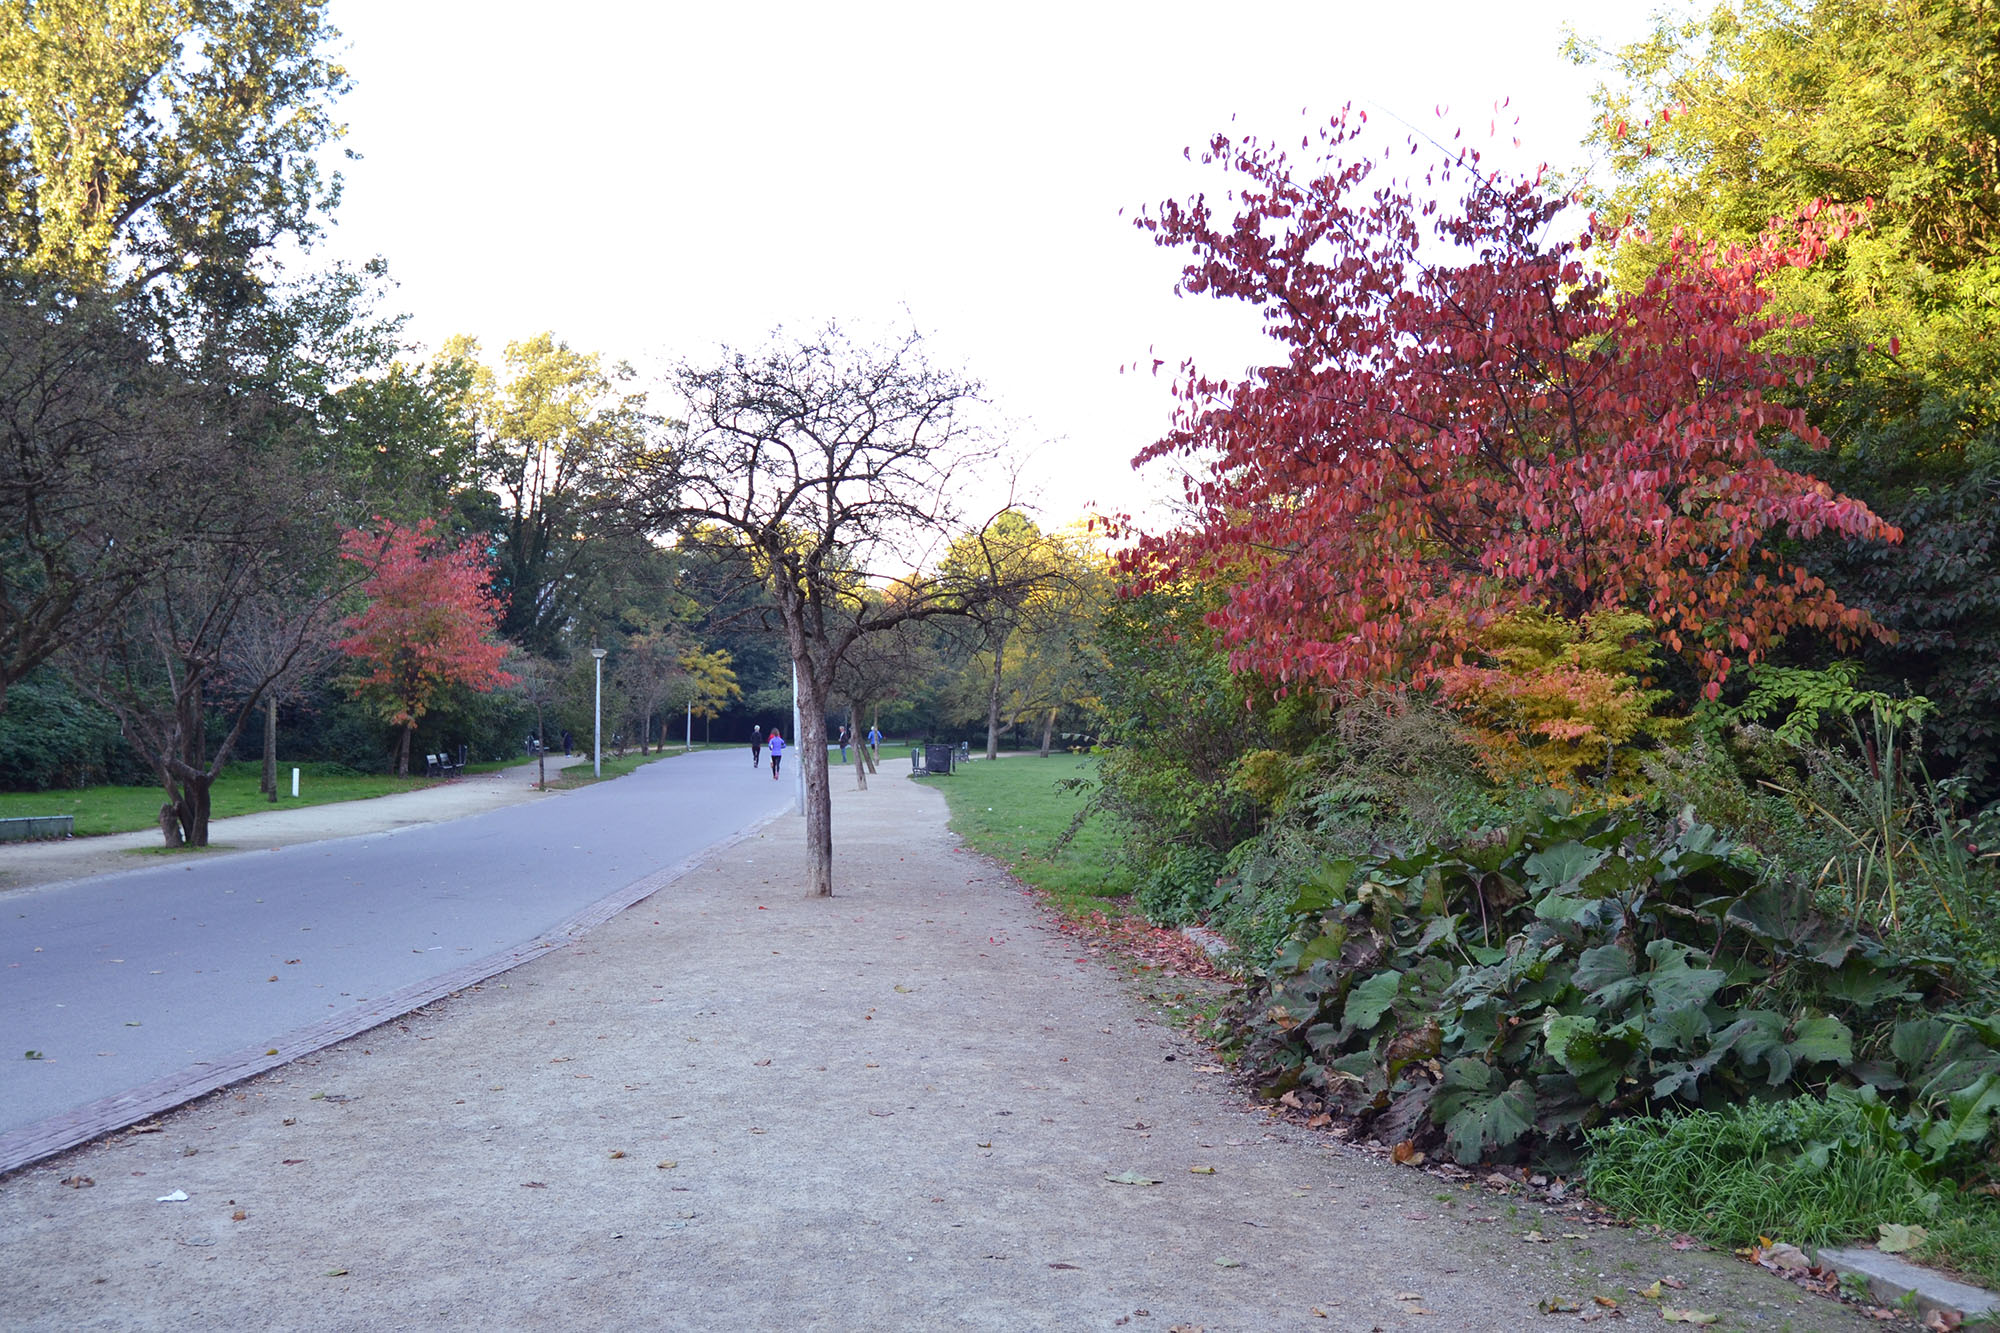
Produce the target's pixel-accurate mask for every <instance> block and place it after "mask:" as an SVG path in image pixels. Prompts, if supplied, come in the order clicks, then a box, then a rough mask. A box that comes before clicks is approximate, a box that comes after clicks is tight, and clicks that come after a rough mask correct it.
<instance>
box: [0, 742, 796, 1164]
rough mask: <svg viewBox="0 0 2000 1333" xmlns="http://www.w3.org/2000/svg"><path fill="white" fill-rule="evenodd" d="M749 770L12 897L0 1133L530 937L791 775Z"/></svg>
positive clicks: (692, 774) (691, 847)
mask: <svg viewBox="0 0 2000 1333" xmlns="http://www.w3.org/2000/svg"><path fill="white" fill-rule="evenodd" d="M747 770H748V765H747V761H746V760H745V758H744V757H743V756H742V755H740V754H737V753H735V752H733V751H715V752H706V753H700V754H694V755H688V756H685V757H679V758H675V759H673V760H671V761H668V762H662V763H656V764H649V765H647V766H645V767H643V768H640V769H638V770H637V771H636V772H634V773H632V774H630V775H629V776H627V777H624V778H620V779H619V780H617V781H615V782H608V783H604V784H602V785H600V786H594V787H587V788H583V789H580V790H578V791H575V792H571V793H568V794H565V795H562V796H559V797H551V798H548V799H546V800H543V801H540V802H537V803H535V804H532V805H522V806H515V807H511V808H507V809H500V810H493V811H489V812H487V813H485V814H480V815H474V816H470V817H468V818H464V819H458V820H453V821H451V822H447V823H438V824H427V825H422V826H418V827H412V828H402V829H396V830H393V831H390V832H383V833H376V834H371V835H367V836H362V837H354V838H345V839H340V840H338V841H333V842H318V843H308V844H303V845H297V846H288V847H282V848H277V849H274V850H271V851H263V852H256V853H252V854H246V855H239V856H233V857H226V858H218V859H216V860H212V861H205V860H197V861H182V862H178V863H175V864H169V865H162V866H160V867H158V868H157V869H148V870H144V871H139V872H130V873H125V874H118V875H111V876H102V877H99V878H95V879H86V880H80V881H75V882H71V883H66V884H55V885H49V886H45V887H41V888H35V889H28V890H24V891H21V892H17V893H13V894H10V895H8V896H7V897H6V898H5V899H0V1070H4V1071H6V1072H5V1075H4V1077H0V1133H5V1132H6V1131H8V1130H12V1129H17V1128H21V1127H23V1126H27V1125H31V1124H34V1123H36V1122H38V1121H41V1120H44V1119H46V1118H48V1117H50V1116H54V1115H57V1114H60V1113H62V1112H64V1111H66V1110H69V1109H71V1108H73V1107H77V1106H80V1105H82V1104H84V1103H87V1102H91V1101H94V1100H95V1099H98V1098H101V1097H106V1096H111V1095H113V1094H116V1093H119V1092H121V1091H123V1090H125V1089H129V1088H134V1087H137V1086H139V1085H141V1084H144V1083H147V1082H150V1081H151V1080H154V1079H158V1078H162V1077H165V1076H167V1075H170V1074H173V1073H174V1072H175V1071H177V1070H181V1069H184V1068H187V1067H188V1066H190V1065H192V1064H196V1063H200V1062H202V1061H205V1060H211V1059H214V1058H216V1057H218V1056H220V1055H223V1054H225V1053H227V1052H231V1051H239V1050H241V1049H243V1048H244V1047H248V1046H253V1045H259V1046H261V1045H263V1044H265V1043H266V1042H268V1043H269V1044H270V1045H272V1046H279V1045H281V1044H283V1041H284V1038H285V1035H286V1034H287V1033H289V1032H293V1031H295V1030H297V1029H300V1028H304V1027H308V1026H310V1025H313V1024H316V1023H321V1022H324V1021H325V1020H326V1019H327V1018H328V1017H329V1016H331V1015H334V1014H336V1013H337V1012H338V1011H339V1010H341V1009H342V1008H343V1007H347V1006H355V1005H361V1004H365V1003H366V1002H368V1001H369V1000H370V999H371V998H375V997H379V996H382V995H385V994H387V993H388V992H390V991H394V990H396V989H398V988H401V987H404V986H407V985H410V984H412V983H415V982H421V981H424V980H426V979H429V978H432V977H436V976H438V975H441V974H443V973H446V972H448V971H450V970H451V969H453V968H455V967H458V966H460V965H462V964H465V963H467V962H469V961H471V960H474V959H478V958H483V957H485V956H487V955H489V954H492V953H494V952H496V951H499V950H502V949H506V948H510V947H514V946H516V945H518V944H520V943H522V942H524V941H527V940H531V939H533V938H535V937H536V935H537V934H538V933H540V932H542V931H545V930H547V929H549V928H550V927H551V926H553V925H554V924H556V923H558V922H561V921H563V920H564V919H565V918H567V917H569V916H570V915H572V914H573V913H575V912H577V911H578V910H580V909H582V908H584V907H587V906H588V905H590V904H592V903H594V902H596V901H598V900H599V899H602V898H604V897H605V896H606V895H608V894H610V893H613V892H615V891H617V890H618V889H620V888H623V887H624V886H626V885H628V884H631V883H633V882H634V881H636V880H638V879H640V878H643V877H644V876H646V875H648V874H649V873H651V872H653V871H655V870H657V869H659V868H660V867H662V866H667V865H672V864H675V863H677V862H680V861H683V860H686V859H688V858H690V857H692V856H694V855H696V854H698V853H699V852H700V851H702V850H703V849H704V848H706V847H709V846H712V845H713V844H715V843H716V842H718V841H720V840H722V839H724V838H727V837H729V836H731V835H733V834H734V833H736V832H738V831H739V830H741V829H743V828H745V827H747V826H748V825H750V824H753V823H755V822H757V821H759V820H762V819H764V818H766V817H767V816H769V815H771V814H773V813H775V812H777V811H779V810H782V809H784V808H785V807H786V805H787V803H788V802H789V800H790V798H791V796H792V787H793V784H792V783H790V782H773V781H772V780H771V779H770V776H769V774H768V773H767V772H753V771H747ZM29 1051H35V1052H39V1053H40V1055H39V1058H34V1059H30V1058H26V1053H27V1052H29Z"/></svg>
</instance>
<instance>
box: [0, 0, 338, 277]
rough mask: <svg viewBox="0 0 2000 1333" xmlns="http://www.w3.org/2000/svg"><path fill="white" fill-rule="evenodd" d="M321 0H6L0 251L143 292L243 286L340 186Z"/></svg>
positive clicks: (0, 79)
mask: <svg viewBox="0 0 2000 1333" xmlns="http://www.w3.org/2000/svg"><path fill="white" fill-rule="evenodd" d="M325 11H326V3H325V0H254V3H253V2H251V0H15V3H12V4H9V5H7V6H5V7H3V8H0V90H4V93H0V202H4V205H5V206H4V209H0V250H4V252H5V254H6V255H7V256H8V257H9V258H10V259H11V260H13V261H15V262H17V263H19V264H21V265H23V266H24V267H26V268H27V269H28V270H30V271H32V272H37V273H41V274H53V275H60V276H62V277H64V278H66V279H68V280H70V281H72V282H75V283H77V284H80V285H84V286H98V287H116V288H120V289H122V290H124V291H126V292H145V293H148V294H149V295H150V296H152V297H153V298H155V304H156V308H157V309H159V310H160V311H161V312H163V313H167V314H169V315H173V316H182V315H184V314H185V312H186V310H187V308H188V307H189V306H190V305H199V306H204V307H209V308H228V307H234V306H239V305H241V304H242V303H243V302H244V301H245V300H246V299H254V295H255V292H256V290H257V289H258V288H259V287H260V285H261V282H262V279H261V278H260V277H259V275H258V265H259V263H260V261H261V260H262V259H263V258H264V257H265V256H267V255H268V253H269V252H270V250H271V249H272V247H274V246H275V245H277V244H278V243H279V242H280V241H284V240H295V241H310V240H311V238H312V237H313V235H314V234H315V233H316V231H317V229H318V226H319V218H320V215H321V214H322V212H323V211H324V210H325V209H327V208H329V207H331V206H332V205H333V203H334V202H335V201H336V200H337V198H338V195H339V186H340V181H339V177H338V176H337V175H336V176H332V177H327V176H324V175H322V173H321V171H320V166H319V158H318V154H319V151H320V150H321V149H322V148H323V147H325V146H326V145H327V144H328V143H330V142H332V141H333V140H335V139H337V138H338V137H339V135H340V133H341V127H340V126H339V125H338V124H337V123H336V122H335V121H334V119H333V115H332V103H333V100H334V98H335V97H337V96H338V95H339V94H340V93H341V92H342V91H344V90H345V89H346V87H347V84H348V80H347V75H346V72H345V71H344V70H342V69H341V67H340V66H339V65H338V64H336V63H335V62H334V61H333V60H332V59H330V58H329V56H328V48H329V47H330V45H331V44H332V42H333V41H334V40H335V38H336V37H337V34H336V33H335V32H334V31H333V29H332V28H331V27H330V26H329V25H328V24H327V22H326V12H325Z"/></svg>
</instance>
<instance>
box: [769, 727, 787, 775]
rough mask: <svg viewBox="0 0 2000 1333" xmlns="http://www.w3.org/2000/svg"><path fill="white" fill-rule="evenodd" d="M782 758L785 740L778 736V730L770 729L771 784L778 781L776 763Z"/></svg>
mask: <svg viewBox="0 0 2000 1333" xmlns="http://www.w3.org/2000/svg"><path fill="white" fill-rule="evenodd" d="M784 757H785V738H784V737H783V736H780V735H779V734H778V729H777V728H776V727H772V728H771V781H773V782H776V781H777V780H778V761H779V760H780V759H783V758H784Z"/></svg>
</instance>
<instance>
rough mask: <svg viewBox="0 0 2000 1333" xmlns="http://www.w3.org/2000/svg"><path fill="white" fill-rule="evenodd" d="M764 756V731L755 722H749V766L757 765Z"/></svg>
mask: <svg viewBox="0 0 2000 1333" xmlns="http://www.w3.org/2000/svg"><path fill="white" fill-rule="evenodd" d="M763 758H764V731H763V728H761V727H759V726H758V725H757V724H756V723H754V722H753V723H751V724H750V767H752V768H755V767H757V765H758V763H759V762H760V761H762V759H763Z"/></svg>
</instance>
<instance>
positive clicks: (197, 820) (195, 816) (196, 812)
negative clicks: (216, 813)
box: [181, 773, 215, 847]
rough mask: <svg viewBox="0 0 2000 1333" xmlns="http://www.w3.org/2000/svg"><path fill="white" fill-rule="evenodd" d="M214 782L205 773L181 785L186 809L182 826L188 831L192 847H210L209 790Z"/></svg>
mask: <svg viewBox="0 0 2000 1333" xmlns="http://www.w3.org/2000/svg"><path fill="white" fill-rule="evenodd" d="M214 781H215V779H214V778H213V777H211V776H209V775H208V774H207V773H203V774H201V775H200V776H199V777H193V778H189V779H187V780H186V781H184V782H182V783H181V801H182V804H183V805H184V806H185V808H186V813H185V814H183V815H182V816H181V824H182V827H184V828H185V829H186V830H187V840H188V846H190V847H206V846H208V810H209V799H208V797H209V791H208V789H209V785H210V784H211V783H213V782H214Z"/></svg>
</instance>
